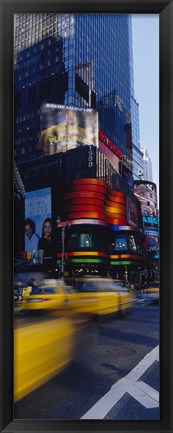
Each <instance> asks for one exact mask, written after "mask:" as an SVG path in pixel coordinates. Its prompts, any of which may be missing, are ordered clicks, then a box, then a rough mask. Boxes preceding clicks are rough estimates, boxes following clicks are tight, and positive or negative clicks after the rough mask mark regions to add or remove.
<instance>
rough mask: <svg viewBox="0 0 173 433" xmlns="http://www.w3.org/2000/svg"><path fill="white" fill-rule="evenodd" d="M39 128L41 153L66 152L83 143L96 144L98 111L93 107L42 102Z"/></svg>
mask: <svg viewBox="0 0 173 433" xmlns="http://www.w3.org/2000/svg"><path fill="white" fill-rule="evenodd" d="M40 130H41V136H40V149H41V152H42V153H43V154H54V153H59V152H66V151H67V150H69V149H74V148H75V147H78V146H83V145H94V146H98V113H97V112H96V111H95V110H93V109H82V108H76V107H65V106H62V105H56V104H42V106H41V108H40Z"/></svg>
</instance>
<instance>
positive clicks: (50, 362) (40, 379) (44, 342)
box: [14, 314, 86, 402]
mask: <svg viewBox="0 0 173 433" xmlns="http://www.w3.org/2000/svg"><path fill="white" fill-rule="evenodd" d="M85 325H86V322H85V323H84V321H83V322H82V321H80V320H78V321H77V320H76V321H74V320H73V319H71V318H68V317H54V316H51V315H49V314H45V315H43V316H40V315H38V316H34V317H32V318H30V320H28V318H27V317H26V318H25V317H23V316H22V317H20V316H16V317H15V320H14V401H15V402H17V401H18V400H20V399H22V398H23V397H25V396H26V395H28V394H29V393H30V392H32V391H34V390H35V389H37V388H38V387H39V386H41V385H42V384H44V383H46V382H47V381H48V380H49V379H51V378H52V377H53V376H55V375H56V374H58V373H60V372H61V371H62V370H64V369H65V368H66V367H67V366H68V365H69V363H70V362H71V361H72V360H73V359H74V357H75V356H77V345H78V340H79V337H80V336H82V338H84V335H85V334H84V332H83V329H84V328H85Z"/></svg>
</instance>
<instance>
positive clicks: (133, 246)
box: [129, 235, 137, 251]
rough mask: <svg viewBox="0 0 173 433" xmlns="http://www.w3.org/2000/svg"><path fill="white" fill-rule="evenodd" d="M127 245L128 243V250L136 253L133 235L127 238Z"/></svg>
mask: <svg viewBox="0 0 173 433" xmlns="http://www.w3.org/2000/svg"><path fill="white" fill-rule="evenodd" d="M129 243H130V249H131V250H133V251H136V250H137V246H136V242H135V238H134V236H133V235H131V236H129Z"/></svg>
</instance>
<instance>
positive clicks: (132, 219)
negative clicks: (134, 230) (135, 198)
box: [126, 197, 140, 227]
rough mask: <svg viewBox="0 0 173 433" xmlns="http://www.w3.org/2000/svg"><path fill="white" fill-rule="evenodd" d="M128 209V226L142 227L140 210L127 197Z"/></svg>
mask: <svg viewBox="0 0 173 433" xmlns="http://www.w3.org/2000/svg"><path fill="white" fill-rule="evenodd" d="M126 209H127V224H128V225H131V226H133V227H140V217H139V210H138V207H137V205H136V204H135V203H133V202H132V200H130V198H129V197H126Z"/></svg>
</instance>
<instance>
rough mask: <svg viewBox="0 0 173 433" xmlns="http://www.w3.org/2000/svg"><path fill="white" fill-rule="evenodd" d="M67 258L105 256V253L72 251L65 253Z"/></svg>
mask: <svg viewBox="0 0 173 433" xmlns="http://www.w3.org/2000/svg"><path fill="white" fill-rule="evenodd" d="M67 254H68V256H105V255H106V253H103V252H98V251H73V252H70V253H67Z"/></svg>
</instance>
